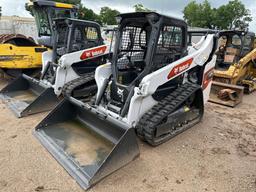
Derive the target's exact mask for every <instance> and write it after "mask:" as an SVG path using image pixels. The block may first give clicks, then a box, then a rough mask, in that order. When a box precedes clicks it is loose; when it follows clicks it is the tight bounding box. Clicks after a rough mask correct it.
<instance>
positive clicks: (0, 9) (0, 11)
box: [0, 6, 2, 17]
mask: <svg viewBox="0 0 256 192" xmlns="http://www.w3.org/2000/svg"><path fill="white" fill-rule="evenodd" d="M1 16H2V7H1V6H0V17H1Z"/></svg>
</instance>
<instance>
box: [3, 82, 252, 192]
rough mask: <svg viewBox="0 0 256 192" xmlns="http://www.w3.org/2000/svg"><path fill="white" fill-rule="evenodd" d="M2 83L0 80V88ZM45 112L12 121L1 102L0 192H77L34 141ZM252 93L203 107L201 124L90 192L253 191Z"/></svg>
mask: <svg viewBox="0 0 256 192" xmlns="http://www.w3.org/2000/svg"><path fill="white" fill-rule="evenodd" d="M5 84H6V82H4V81H3V80H1V81H0V88H2V87H3V86H4V85H5ZM45 115H46V113H43V114H39V115H35V116H30V117H26V118H22V119H17V118H16V117H15V116H14V115H13V114H12V113H11V111H10V110H9V109H8V108H7V107H6V105H5V104H4V103H3V101H0V191H1V192H2V191H3V192H16V191H17V192H32V191H40V192H43V191H46V192H56V191H60V192H71V191H76V192H80V191H81V192H82V191H83V190H82V189H81V188H80V187H79V185H77V184H76V182H75V181H74V180H73V179H72V178H71V177H70V176H69V175H68V173H67V172H66V171H65V170H64V169H63V168H62V167H61V166H60V165H59V164H58V163H57V162H56V161H55V160H54V159H53V157H52V156H51V155H50V154H49V153H48V152H47V151H46V150H45V149H44V148H43V147H42V146H41V145H40V144H39V143H38V141H37V140H36V139H35V138H34V137H33V135H32V130H33V129H34V127H35V126H36V125H37V124H38V122H39V121H41V120H42V119H43V118H44V117H45ZM255 125H256V93H254V94H251V95H247V96H245V97H244V103H243V104H242V105H239V106H238V107H237V108H235V109H232V108H226V107H223V106H218V105H214V104H207V106H206V111H205V116H204V119H203V122H202V123H200V124H198V125H196V126H195V127H193V128H192V129H190V130H188V131H186V132H184V133H183V134H181V135H179V136H177V137H176V138H174V139H172V140H171V141H169V142H167V143H165V144H163V145H161V146H159V147H156V148H152V147H150V146H148V145H147V144H145V143H143V142H139V144H140V151H141V155H140V157H139V158H138V159H136V160H135V161H134V162H132V163H130V164H129V165H128V166H126V167H124V168H123V169H121V170H119V171H117V172H115V173H114V174H112V175H111V176H109V177H107V178H106V179H104V180H103V181H101V182H100V183H99V184H97V185H96V186H95V187H93V188H92V189H91V190H89V191H90V192H101V191H102V192H103V191H104V192H106V191H111V192H115V191H116V192H120V191H127V192H133V191H136V192H140V191H141V192H145V191H146V192H151V191H152V192H170V191H175V192H201V191H202V192H204V191H209V192H214V191H216V192H256V126H255Z"/></svg>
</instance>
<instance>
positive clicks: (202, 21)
mask: <svg viewBox="0 0 256 192" xmlns="http://www.w3.org/2000/svg"><path fill="white" fill-rule="evenodd" d="M183 13H184V19H185V20H186V21H187V23H188V24H189V25H190V26H192V27H206V28H210V29H211V28H213V27H214V26H213V21H212V17H213V16H214V11H213V9H212V7H211V5H210V3H209V1H208V0H205V1H204V2H203V3H199V4H198V3H196V1H192V2H190V3H189V4H188V5H187V6H186V7H185V8H184V10H183Z"/></svg>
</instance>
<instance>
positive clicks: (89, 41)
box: [53, 18, 104, 75]
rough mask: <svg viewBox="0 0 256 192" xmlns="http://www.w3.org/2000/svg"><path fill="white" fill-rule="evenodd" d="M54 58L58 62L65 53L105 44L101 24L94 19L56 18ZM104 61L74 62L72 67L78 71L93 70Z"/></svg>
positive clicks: (82, 72)
mask: <svg viewBox="0 0 256 192" xmlns="http://www.w3.org/2000/svg"><path fill="white" fill-rule="evenodd" d="M53 29H54V33H53V34H54V35H53V37H54V41H55V43H54V47H53V49H54V50H55V51H53V53H55V54H56V55H55V56H54V58H55V59H54V60H55V62H56V63H57V61H58V60H59V58H60V57H62V56H63V55H65V54H68V53H73V52H77V51H82V50H85V49H89V48H93V47H98V46H101V45H103V44H104V41H103V38H102V36H101V30H100V25H99V24H98V23H96V22H92V21H84V20H78V19H65V18H59V19H55V20H54V27H53ZM101 63H102V58H100V57H99V58H95V59H92V60H90V61H81V62H78V63H74V64H73V65H72V68H73V69H74V71H75V72H76V73H78V74H79V75H82V74H84V73H88V72H93V71H94V70H95V69H96V67H98V66H99V65H100V64H101Z"/></svg>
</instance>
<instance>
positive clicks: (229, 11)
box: [183, 0, 252, 29]
mask: <svg viewBox="0 0 256 192" xmlns="http://www.w3.org/2000/svg"><path fill="white" fill-rule="evenodd" d="M183 13H184V19H185V20H186V21H187V23H188V24H189V25H190V26H193V27H202V28H209V29H233V28H238V29H246V28H248V27H249V23H250V22H251V21H252V16H251V13H250V10H249V9H246V7H245V5H244V4H243V3H242V2H241V1H240V0H231V1H229V2H228V4H226V5H222V6H220V7H218V8H214V7H212V6H211V4H210V2H209V1H208V0H205V1H204V2H203V3H197V2H196V1H192V2H190V3H189V4H188V5H187V6H186V7H185V8H184V10H183Z"/></svg>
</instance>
